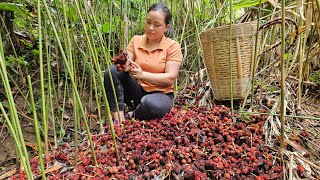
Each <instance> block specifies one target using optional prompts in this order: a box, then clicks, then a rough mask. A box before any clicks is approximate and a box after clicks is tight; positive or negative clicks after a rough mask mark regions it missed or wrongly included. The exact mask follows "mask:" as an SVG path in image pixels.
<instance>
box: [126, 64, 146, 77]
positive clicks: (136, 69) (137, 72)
mask: <svg viewBox="0 0 320 180" xmlns="http://www.w3.org/2000/svg"><path fill="white" fill-rule="evenodd" d="M128 62H129V63H130V71H129V73H130V75H131V76H132V77H134V78H136V79H142V77H143V71H142V69H141V67H140V66H139V64H137V63H136V62H134V61H131V60H128Z"/></svg>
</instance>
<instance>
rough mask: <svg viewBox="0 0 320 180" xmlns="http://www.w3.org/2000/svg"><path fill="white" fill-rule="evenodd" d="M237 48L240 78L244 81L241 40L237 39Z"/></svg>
mask: <svg viewBox="0 0 320 180" xmlns="http://www.w3.org/2000/svg"><path fill="white" fill-rule="evenodd" d="M236 47H237V61H238V78H239V79H242V65H241V64H242V61H241V50H240V42H239V38H236Z"/></svg>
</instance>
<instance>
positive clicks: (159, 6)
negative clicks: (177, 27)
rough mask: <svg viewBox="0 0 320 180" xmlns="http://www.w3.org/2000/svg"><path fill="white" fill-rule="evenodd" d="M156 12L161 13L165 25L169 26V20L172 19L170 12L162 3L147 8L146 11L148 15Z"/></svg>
mask: <svg viewBox="0 0 320 180" xmlns="http://www.w3.org/2000/svg"><path fill="white" fill-rule="evenodd" d="M157 10H161V11H162V13H163V14H164V16H165V23H166V24H170V22H171V19H172V15H171V12H170V10H169V9H168V8H167V6H166V5H165V4H164V3H155V4H153V5H152V6H150V7H149V9H148V13H149V12H150V11H157Z"/></svg>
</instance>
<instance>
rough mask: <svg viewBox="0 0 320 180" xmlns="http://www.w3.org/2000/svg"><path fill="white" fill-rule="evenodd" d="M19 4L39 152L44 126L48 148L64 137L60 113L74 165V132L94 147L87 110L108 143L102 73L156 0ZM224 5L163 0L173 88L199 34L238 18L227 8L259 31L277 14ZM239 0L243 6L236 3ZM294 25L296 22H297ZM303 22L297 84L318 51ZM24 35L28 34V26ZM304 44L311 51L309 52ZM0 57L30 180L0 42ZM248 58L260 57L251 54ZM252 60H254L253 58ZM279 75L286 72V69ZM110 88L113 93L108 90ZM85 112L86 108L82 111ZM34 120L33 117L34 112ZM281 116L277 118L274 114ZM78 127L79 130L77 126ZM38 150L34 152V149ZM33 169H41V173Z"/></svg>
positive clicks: (195, 59)
mask: <svg viewBox="0 0 320 180" xmlns="http://www.w3.org/2000/svg"><path fill="white" fill-rule="evenodd" d="M27 2H28V4H29V5H31V6H33V7H37V8H36V9H38V10H37V21H38V22H37V23H34V22H33V21H32V19H31V18H28V19H24V16H19V15H18V16H17V19H16V20H17V21H18V20H20V21H22V20H27V23H28V26H26V27H29V26H31V25H32V24H37V28H38V29H37V32H34V31H32V32H33V33H34V34H35V36H36V38H37V41H38V43H37V44H38V46H37V47H36V48H37V50H38V54H37V56H36V62H35V64H36V68H37V69H39V72H38V73H36V75H35V76H34V77H39V79H40V81H37V80H36V79H31V81H32V83H33V87H35V86H36V87H40V90H41V91H40V92H39V91H35V92H34V96H35V102H40V107H37V106H36V108H38V109H36V111H35V112H38V113H39V112H41V116H39V115H38V117H41V119H39V122H41V123H39V127H40V130H41V133H42V134H41V135H42V137H43V139H44V144H45V149H44V152H45V155H46V156H47V155H48V153H49V151H50V149H49V147H50V144H49V143H50V142H49V141H48V129H49V128H52V129H53V131H54V139H55V140H54V143H55V146H54V147H56V146H57V145H59V143H62V142H63V141H64V136H65V134H66V131H67V130H68V129H67V128H66V126H67V124H66V121H65V119H64V118H65V116H67V114H73V117H71V118H70V119H71V120H72V122H73V123H72V126H73V127H72V129H73V130H74V145H75V147H76V151H75V157H74V165H75V168H76V165H77V147H78V144H79V142H78V133H80V132H81V131H86V133H87V135H88V139H89V142H90V147H91V150H92V152H94V145H93V142H92V138H91V133H92V132H91V131H92V130H91V129H90V128H89V122H88V116H87V115H88V113H89V114H90V113H96V114H98V120H99V128H100V133H105V132H104V131H103V129H104V126H105V125H106V124H110V127H111V131H112V134H113V141H114V145H116V137H115V135H114V128H113V121H112V117H111V113H110V109H109V104H108V100H107V96H106V94H105V90H104V87H103V77H102V76H103V70H108V69H109V66H110V65H111V61H110V60H111V58H112V57H113V56H114V55H116V54H118V53H119V52H118V50H119V49H120V48H122V49H124V48H125V47H126V46H127V44H128V41H129V40H130V39H131V37H132V36H133V35H135V34H142V33H143V29H144V26H143V25H144V18H145V15H146V11H147V8H148V7H149V6H150V5H151V4H152V3H154V2H156V1H155V0H143V1H128V0H108V1H90V4H88V2H89V1H85V0H76V1H68V0H63V1H46V0H43V1H40V0H39V1H37V3H36V2H34V1H31V0H30V1H29V0H27ZM231 2H233V1H210V0H202V1H200V0H196V1H181V0H171V1H166V3H167V6H168V7H169V8H170V9H171V11H172V13H173V22H172V24H171V30H170V37H171V38H173V39H175V40H177V41H178V42H179V43H180V44H181V47H182V52H183V53H184V62H183V66H182V68H181V70H180V71H181V73H180V77H179V81H178V89H179V88H183V86H185V84H184V83H185V82H187V80H185V79H186V78H187V77H188V76H189V75H190V74H195V73H196V72H198V71H200V70H201V69H203V68H204V65H203V62H202V48H201V43H200V42H201V39H200V36H199V35H200V33H201V32H203V31H205V30H208V29H210V28H213V27H217V26H220V25H224V24H228V23H230V24H232V23H235V22H237V21H238V19H239V17H240V16H241V15H243V14H240V13H239V12H240V11H239V10H236V9H235V8H234V7H235V6H237V7H248V8H246V10H245V11H244V13H245V14H251V15H252V17H253V19H258V24H257V26H259V23H261V22H265V21H267V20H269V19H270V18H273V17H274V16H279V15H280V14H279V13H280V11H278V9H277V7H273V6H272V5H270V4H266V3H263V2H265V1H263V0H261V1H259V0H256V1H255V2H252V1H250V3H252V4H253V5H252V4H249V2H248V1H235V5H234V6H232V3H231ZM240 2H242V3H243V4H242V5H241V4H239V3H240ZM20 3H22V4H23V3H26V2H24V1H20ZM246 3H247V5H246ZM259 3H260V6H259V7H260V8H259V14H258V15H257V14H254V13H255V12H256V10H255V9H256V8H257V7H255V5H258V4H259ZM248 4H249V5H248ZM228 5H230V6H228ZM290 5H291V4H290ZM316 5H317V7H313V8H315V9H318V10H319V1H316ZM303 6H306V5H303ZM232 13H234V14H232ZM302 13H304V14H305V15H312V17H314V16H316V15H315V14H310V12H309V11H308V12H302ZM260 17H261V18H260ZM305 17H306V16H305ZM232 18H235V19H232ZM253 19H252V20H253ZM259 20H260V21H259ZM301 21H303V20H302V19H301ZM304 23H305V24H306V26H309V27H310V29H311V31H306V32H305V33H304V35H301V40H300V50H301V52H302V51H304V50H306V53H301V54H300V55H299V59H300V65H299V66H300V68H301V72H300V74H301V75H300V76H301V80H300V81H303V79H305V77H306V74H308V73H307V69H308V67H309V66H310V62H311V60H312V58H314V57H316V56H317V54H316V52H317V50H319V45H318V46H312V45H313V44H314V42H317V40H318V41H319V32H318V31H317V30H316V29H315V28H316V27H318V23H316V25H317V26H316V27H314V26H311V25H310V24H311V22H309V21H308V22H306V21H304ZM301 24H303V23H301ZM16 26H17V28H18V29H19V28H21V27H20V26H21V25H19V24H17V25H16ZM27 30H29V31H31V30H30V29H27ZM277 32H279V28H278V27H274V28H271V29H270V30H269V31H268V32H266V33H264V40H263V41H262V47H263V46H264V45H265V44H272V43H273V42H275V41H276V39H277V37H276V34H277ZM310 32H311V34H312V36H313V37H314V39H311V40H310V41H311V42H307V39H308V37H309V35H310ZM282 40H283V39H282ZM256 42H258V41H256ZM311 47H316V48H315V49H312V48H311ZM282 48H283V47H282ZM13 51H16V49H14V48H13ZM255 51H257V50H255ZM0 52H1V55H0V64H1V72H0V75H1V80H2V82H3V84H4V86H3V88H4V89H5V92H6V97H5V98H1V99H0V108H1V111H2V113H3V114H6V113H9V112H10V117H7V118H6V116H4V117H5V120H6V123H7V124H8V126H9V129H10V132H11V134H12V136H13V137H14V139H15V144H16V150H17V151H18V153H19V156H20V158H21V163H22V165H23V166H24V169H25V171H26V172H27V175H28V178H30V179H31V177H32V175H31V168H30V164H29V160H28V159H29V157H28V152H27V150H26V147H25V145H24V140H23V136H22V131H21V127H20V122H19V116H18V112H17V109H16V105H15V102H14V98H13V96H12V91H11V89H12V86H10V84H11V85H14V86H17V87H19V85H20V84H19V79H18V76H17V75H16V74H17V73H15V72H18V69H15V67H10V69H9V72H8V73H7V70H6V69H7V68H8V66H7V65H6V61H5V58H6V56H5V55H4V50H3V47H2V41H0ZM281 54H282V56H283V55H284V54H285V53H284V52H281ZM18 56H20V54H19V53H15V58H17V59H18ZM255 57H256V58H260V56H258V54H257V56H255ZM273 57H274V54H273V53H266V55H265V56H264V58H265V59H267V62H270V61H271V59H272V58H273ZM289 58H290V57H289ZM269 60H270V61H269ZM282 60H283V57H282ZM288 61H289V60H288ZM257 62H258V63H259V61H257ZM281 62H282V63H281V68H284V67H287V66H288V64H287V66H286V65H285V64H283V63H285V62H284V61H281ZM302 62H304V63H302ZM254 64H255V63H254ZM267 64H268V63H266V65H265V66H264V67H263V68H264V69H266V68H268V65H267ZM253 67H254V68H253V69H254V70H253V71H254V72H253V77H254V75H255V71H256V68H257V67H258V66H257V65H254V66H253ZM288 67H289V66H288ZM32 68H34V67H33V66H32V63H30V64H29V67H28V68H27V67H24V69H23V71H22V72H29V71H30V70H31V69H32ZM289 69H290V68H289ZM293 69H294V68H293ZM281 70H283V69H281ZM287 73H290V72H289V71H287ZM26 74H29V73H26ZM109 75H110V72H109ZM283 77H285V76H283ZM252 83H253V84H252V86H253V89H254V86H255V85H256V84H257V83H258V82H257V81H256V80H254V81H253V82H252ZM231 84H232V83H231ZM112 88H113V91H114V87H112ZM283 88H284V86H283ZM231 89H232V88H231ZM88 91H89V93H88ZM253 92H254V91H252V95H253ZM28 94H30V93H29V92H28V90H25V89H20V88H19V91H18V94H17V95H21V96H23V97H24V99H26V101H27V98H26V97H27V95H28ZM87 94H89V95H87ZM299 94H300V95H299V96H301V92H300V93H299ZM39 97H41V98H39ZM281 98H284V93H283V94H281ZM252 100H253V98H252ZM1 101H8V102H9V103H8V104H9V106H8V109H9V110H8V112H6V110H5V109H4V108H6V107H2V105H1ZM300 101H301V100H300ZM27 107H28V108H30V109H32V107H33V106H31V105H30V103H29V102H28V106H27ZM85 110H87V112H86V111H85ZM282 110H283V109H282ZM34 117H36V116H35V115H34ZM282 117H284V116H283V115H282ZM50 118H51V121H50V122H49V121H48V119H50ZM34 119H35V118H34ZM82 123H83V124H84V127H83V126H81V124H82ZM11 127H12V128H11ZM56 128H57V132H56ZM57 133H58V134H57ZM58 137H59V138H58ZM116 149H117V147H116ZM39 153H40V154H41V152H39ZM40 154H39V155H40ZM93 155H94V157H93V158H94V162H95V165H97V162H96V158H95V153H93ZM117 156H118V155H117ZM41 170H42V171H43V170H44V169H41Z"/></svg>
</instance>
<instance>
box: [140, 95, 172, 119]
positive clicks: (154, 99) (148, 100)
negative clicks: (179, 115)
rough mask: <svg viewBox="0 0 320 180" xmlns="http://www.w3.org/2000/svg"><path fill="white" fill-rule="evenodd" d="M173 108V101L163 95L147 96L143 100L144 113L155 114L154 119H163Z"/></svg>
mask: <svg viewBox="0 0 320 180" xmlns="http://www.w3.org/2000/svg"><path fill="white" fill-rule="evenodd" d="M172 106H173V102H172V99H171V98H169V97H168V96H167V95H165V94H162V93H159V94H158V93H157V94H150V95H146V96H144V97H143V98H142V99H141V108H143V109H142V112H144V113H150V114H153V115H152V116H154V118H161V117H163V116H164V115H165V114H166V113H168V112H169V111H170V110H171V108H172Z"/></svg>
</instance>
